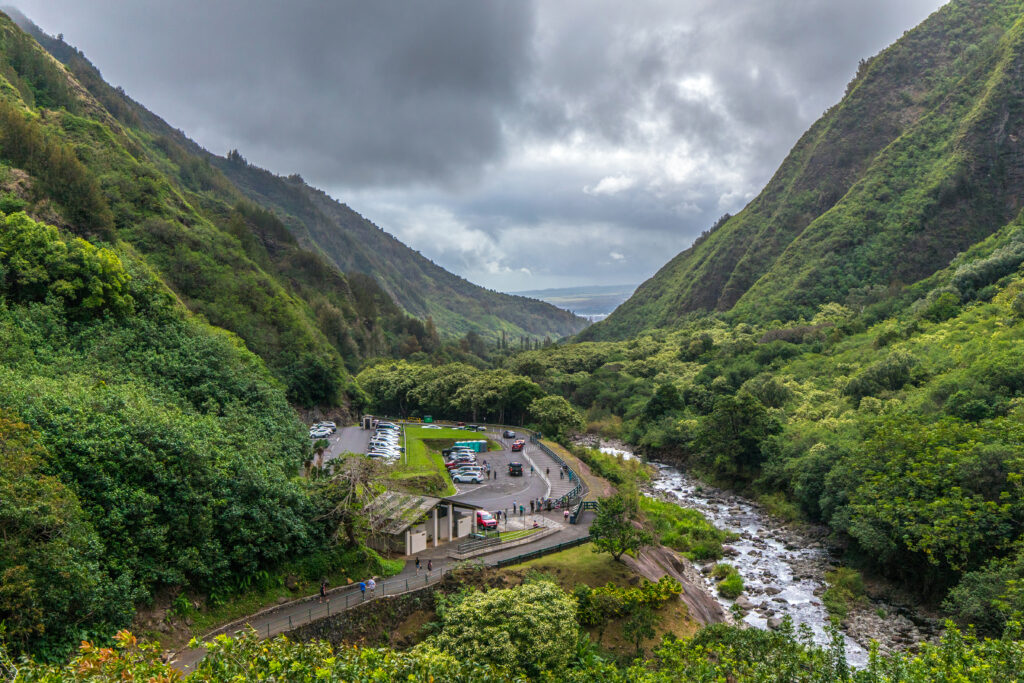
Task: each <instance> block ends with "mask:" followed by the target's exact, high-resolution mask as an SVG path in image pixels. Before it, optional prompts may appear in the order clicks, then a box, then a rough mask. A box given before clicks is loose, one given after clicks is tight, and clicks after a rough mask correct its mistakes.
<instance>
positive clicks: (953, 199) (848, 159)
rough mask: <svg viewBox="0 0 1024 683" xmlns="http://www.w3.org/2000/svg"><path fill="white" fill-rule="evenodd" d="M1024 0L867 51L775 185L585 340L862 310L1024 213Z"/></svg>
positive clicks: (955, 5) (962, 13) (962, 14)
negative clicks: (729, 319) (711, 320)
mask: <svg viewBox="0 0 1024 683" xmlns="http://www.w3.org/2000/svg"><path fill="white" fill-rule="evenodd" d="M1021 9H1022V4H1021V3H1020V2H1019V1H1018V0H994V1H992V2H969V1H955V2H952V3H950V4H949V5H946V6H945V7H943V8H942V9H940V10H939V11H938V12H936V13H935V14H933V15H932V16H931V17H930V18H929V19H928V20H926V21H925V22H924V23H923V24H922V25H921V26H919V27H918V28H916V29H914V30H912V31H910V32H908V33H907V34H905V35H904V37H903V38H902V39H900V40H899V41H898V42H896V43H895V44H894V45H892V46H891V47H890V48H888V49H886V50H885V51H883V52H882V53H880V54H879V55H878V56H876V57H874V58H872V59H869V60H867V61H864V62H862V63H861V65H860V68H859V69H858V73H857V76H856V78H855V79H854V80H853V81H852V82H851V83H850V85H849V87H848V89H847V94H846V96H845V97H844V98H843V100H842V101H841V102H840V103H839V104H837V105H836V106H834V107H832V108H831V109H830V110H828V111H827V112H826V113H825V115H824V116H823V117H822V118H821V119H820V120H819V121H818V122H817V123H815V124H814V125H813V126H812V127H811V128H810V130H808V131H807V133H805V134H804V135H803V137H801V138H800V140H799V141H798V142H797V144H796V146H795V147H794V148H793V150H792V151H791V152H790V154H789V156H788V157H787V158H786V160H785V161H784V162H783V164H782V165H781V166H780V168H779V170H778V171H777V172H776V174H775V176H774V177H773V178H772V180H771V182H769V183H768V185H767V186H766V187H765V189H764V191H763V192H762V193H761V194H760V195H759V196H758V197H757V198H756V199H754V200H753V201H752V202H751V203H750V204H749V205H748V206H747V207H746V208H744V209H743V211H742V212H740V213H739V214H737V215H736V216H733V217H726V218H725V219H723V220H722V221H720V222H719V223H718V224H716V225H715V226H714V227H713V228H712V229H711V230H710V231H709V233H706V234H705V235H703V236H702V237H700V238H699V239H698V240H697V241H696V242H695V243H694V245H693V246H692V247H690V248H689V249H687V250H686V251H684V252H683V253H681V254H679V255H678V256H677V257H676V258H674V259H673V260H672V261H670V262H669V263H668V264H667V265H666V266H665V267H664V268H662V269H661V271H659V272H658V274H657V275H655V276H654V277H653V278H652V279H651V280H649V281H648V282H646V283H644V284H643V285H642V286H641V287H640V288H639V289H638V290H637V292H636V294H635V295H634V296H633V297H632V298H631V299H630V300H629V301H627V302H626V303H625V304H623V305H622V306H621V307H620V308H619V309H618V310H617V311H616V312H615V313H614V314H613V315H611V316H610V317H609V318H608V319H607V320H605V321H603V322H601V323H599V324H597V325H595V326H594V327H593V328H590V329H588V330H586V331H585V332H584V333H583V337H584V338H586V339H610V338H620V339H621V338H624V337H628V336H629V335H631V334H633V333H635V331H636V330H638V329H652V328H658V327H671V326H674V325H678V324H680V323H681V322H682V321H684V320H685V319H686V318H687V317H688V316H692V315H693V314H699V313H701V312H710V311H732V312H733V313H734V314H735V315H734V318H733V319H735V320H737V321H739V320H743V321H746V322H753V321H758V322H769V321H771V320H773V319H778V320H795V319H797V318H799V317H800V316H805V317H810V316H812V315H813V314H814V311H815V309H816V307H817V306H818V305H819V304H822V303H826V302H837V303H841V304H844V305H848V306H851V307H853V308H855V309H858V310H859V309H861V308H864V307H866V306H871V305H873V304H877V303H879V302H888V301H890V300H892V299H893V298H894V297H898V296H899V295H900V293H901V292H902V290H903V288H904V287H906V286H908V285H910V284H912V283H914V282H917V281H918V280H921V279H922V278H925V277H928V276H929V275H931V274H932V273H934V272H935V271H937V270H939V269H941V268H943V267H944V266H946V265H947V264H948V263H949V262H950V260H951V259H952V258H953V257H954V256H956V255H957V253H958V252H960V251H963V250H965V249H966V248H967V247H969V246H970V245H972V244H974V243H975V242H977V241H979V240H981V239H983V238H984V237H986V236H987V235H990V234H993V233H994V232H996V231H997V230H999V229H1000V228H1001V227H1002V226H1004V225H1006V224H1007V223H1008V222H1009V221H1010V220H1012V219H1013V218H1014V217H1015V216H1016V215H1017V212H1018V211H1019V210H1020V208H1021V206H1020V197H1021V195H1022V192H1024V165H1022V163H1021V156H1020V152H1019V149H1018V145H1019V144H1021V143H1020V138H1021V135H1022V134H1024V128H1022V127H1024V117H1022V115H1021V113H1022V112H1021V102H1022V95H1024V92H1022V88H1024V85H1022V83H1024V81H1022V79H1021V73H1022V69H1024V20H1022V18H1021Z"/></svg>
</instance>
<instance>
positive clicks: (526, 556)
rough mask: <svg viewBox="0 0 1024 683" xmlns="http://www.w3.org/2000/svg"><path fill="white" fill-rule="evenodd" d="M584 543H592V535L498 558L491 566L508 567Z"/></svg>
mask: <svg viewBox="0 0 1024 683" xmlns="http://www.w3.org/2000/svg"><path fill="white" fill-rule="evenodd" d="M584 543H590V536H583V537H581V538H574V539H573V540H571V541H566V542H565V543H559V544H557V545H552V546H548V547H546V548H538V549H537V550H531V551H530V552H528V553H523V554H522V555H516V556H515V557H509V558H506V559H504V560H498V561H497V562H495V563H494V564H493V565H490V566H492V567H495V568H501V567H507V566H509V565H512V564H519V563H520V562H526V561H527V560H533V559H536V558H538V557H544V556H545V555H550V554H551V553H557V552H559V551H561V550H568V549H569V548H575V547H576V546H578V545H583V544H584Z"/></svg>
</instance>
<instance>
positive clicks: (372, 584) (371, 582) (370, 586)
mask: <svg viewBox="0 0 1024 683" xmlns="http://www.w3.org/2000/svg"><path fill="white" fill-rule="evenodd" d="M427 564H428V565H429V567H430V568H431V569H432V568H433V563H432V562H428V563H427ZM419 570H420V558H418V557H417V558H416V571H417V572H419ZM366 591H370V597H371V598H372V597H373V596H374V595H376V594H377V580H376V579H374V578H373V577H372V576H371V577H370V578H368V579H367V580H366V581H360V582H359V592H360V593H362V596H363V599H364V600H365V599H366ZM330 601H331V599H330V598H329V597H327V579H320V598H319V600H317V602H320V603H324V602H330Z"/></svg>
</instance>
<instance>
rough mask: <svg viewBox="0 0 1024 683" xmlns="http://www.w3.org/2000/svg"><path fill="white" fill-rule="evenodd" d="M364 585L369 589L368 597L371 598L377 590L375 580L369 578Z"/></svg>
mask: <svg viewBox="0 0 1024 683" xmlns="http://www.w3.org/2000/svg"><path fill="white" fill-rule="evenodd" d="M366 587H367V588H369V589H370V597H371V598H372V597H373V595H374V593H376V592H377V582H376V581H374V580H373V578H371V579H370V580H369V581H367V582H366Z"/></svg>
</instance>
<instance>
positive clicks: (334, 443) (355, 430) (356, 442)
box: [324, 427, 373, 464]
mask: <svg viewBox="0 0 1024 683" xmlns="http://www.w3.org/2000/svg"><path fill="white" fill-rule="evenodd" d="M372 434H373V432H371V431H369V430H366V429H360V428H359V427H338V431H336V432H335V433H334V434H331V435H330V436H329V437H328V438H327V440H328V441H330V443H331V446H330V448H328V449H327V450H326V451H324V463H325V464H326V463H328V462H330V461H331V460H333V459H334V458H336V457H338V456H339V455H341V454H342V453H365V452H366V448H367V446H368V445H369V443H370V435H372Z"/></svg>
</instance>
